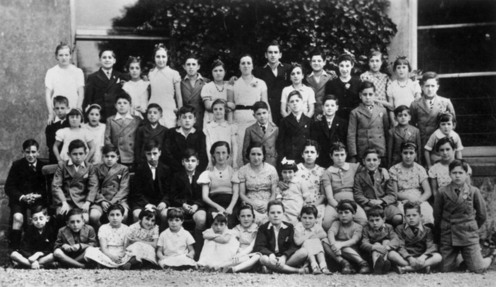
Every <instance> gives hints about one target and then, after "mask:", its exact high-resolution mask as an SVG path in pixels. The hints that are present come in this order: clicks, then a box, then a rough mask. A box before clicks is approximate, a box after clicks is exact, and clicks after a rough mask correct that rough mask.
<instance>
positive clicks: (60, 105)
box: [45, 96, 69, 164]
mask: <svg viewBox="0 0 496 287" xmlns="http://www.w3.org/2000/svg"><path fill="white" fill-rule="evenodd" d="M53 111H54V112H55V120H54V121H53V122H52V123H50V124H48V125H47V127H46V129H45V138H46V146H47V147H48V162H49V163H50V164H56V163H57V157H56V156H55V153H53V144H54V143H55V134H56V133H57V131H58V130H60V129H63V128H68V127H69V121H68V120H67V113H68V112H69V100H68V99H67V98H66V97H64V96H55V97H54V98H53ZM59 153H60V150H59Z"/></svg>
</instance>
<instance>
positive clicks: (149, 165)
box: [147, 163, 158, 170]
mask: <svg viewBox="0 0 496 287" xmlns="http://www.w3.org/2000/svg"><path fill="white" fill-rule="evenodd" d="M147 164H148V167H150V169H155V170H156V169H157V168H158V164H157V166H156V167H153V166H152V165H151V164H149V163H147Z"/></svg>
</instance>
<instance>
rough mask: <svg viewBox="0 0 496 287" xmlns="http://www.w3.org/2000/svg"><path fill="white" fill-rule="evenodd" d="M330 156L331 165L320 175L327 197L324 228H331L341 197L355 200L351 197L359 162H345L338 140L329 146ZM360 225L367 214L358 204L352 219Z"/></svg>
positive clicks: (344, 155) (343, 150) (365, 221)
mask: <svg viewBox="0 0 496 287" xmlns="http://www.w3.org/2000/svg"><path fill="white" fill-rule="evenodd" d="M330 156H331V158H332V161H333V165H332V166H330V167H329V168H328V169H327V170H326V171H325V172H324V174H323V175H322V185H323V186H324V191H325V195H326V199H327V205H326V209H325V212H324V220H323V222H322V227H323V228H324V229H325V230H328V229H329V228H331V225H332V223H333V222H334V221H335V220H337V219H338V212H337V211H336V206H337V205H338V202H339V201H341V200H343V199H349V200H351V201H355V199H354V198H353V186H354V185H355V173H356V172H357V170H358V168H359V167H360V164H359V163H348V162H346V147H345V146H344V144H342V143H340V142H336V143H334V144H333V145H332V146H331V151H330ZM353 220H354V221H355V222H356V223H359V224H361V225H366V224H367V215H366V214H365V211H364V210H363V209H362V208H361V207H360V206H359V205H358V206H357V211H356V213H355V217H354V219H353Z"/></svg>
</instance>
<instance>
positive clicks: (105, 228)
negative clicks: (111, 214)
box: [84, 223, 131, 268]
mask: <svg viewBox="0 0 496 287" xmlns="http://www.w3.org/2000/svg"><path fill="white" fill-rule="evenodd" d="M128 232H129V227H128V226H127V225H124V224H121V226H120V227H119V228H113V227H112V226H110V223H107V224H104V225H102V226H101V227H100V229H99V230H98V240H99V241H101V240H102V239H105V241H107V250H108V252H109V253H110V254H111V255H113V256H117V257H120V258H121V261H120V262H119V263H116V262H114V261H112V259H110V258H109V257H108V256H107V255H105V254H104V253H103V252H102V251H101V250H100V249H99V248H88V249H87V251H86V253H85V255H84V258H85V259H86V260H88V259H91V260H93V261H95V262H97V263H99V264H101V265H103V266H107V267H109V268H117V267H120V266H122V265H124V264H126V263H127V262H128V261H129V260H130V259H131V257H129V255H128V254H126V251H125V249H124V242H125V240H126V236H127V234H128Z"/></svg>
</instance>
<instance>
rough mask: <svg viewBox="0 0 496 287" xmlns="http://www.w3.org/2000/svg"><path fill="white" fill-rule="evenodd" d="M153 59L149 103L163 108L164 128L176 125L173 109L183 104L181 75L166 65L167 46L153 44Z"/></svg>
mask: <svg viewBox="0 0 496 287" xmlns="http://www.w3.org/2000/svg"><path fill="white" fill-rule="evenodd" d="M153 56H154V59H155V68H153V69H152V70H151V71H150V73H149V74H148V77H149V78H150V88H151V96H150V100H149V101H148V103H149V104H151V103H155V104H158V105H159V106H161V107H162V109H163V110H164V114H163V117H162V118H161V119H160V121H159V122H160V124H161V125H163V126H165V127H166V128H169V129H170V128H175V127H176V114H175V110H176V109H180V108H181V107H182V106H183V98H182V96H181V76H179V73H178V72H177V71H176V70H173V69H171V68H170V67H169V66H167V60H168V56H167V48H166V47H165V46H164V44H162V43H160V44H157V45H155V49H154V50H153Z"/></svg>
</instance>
